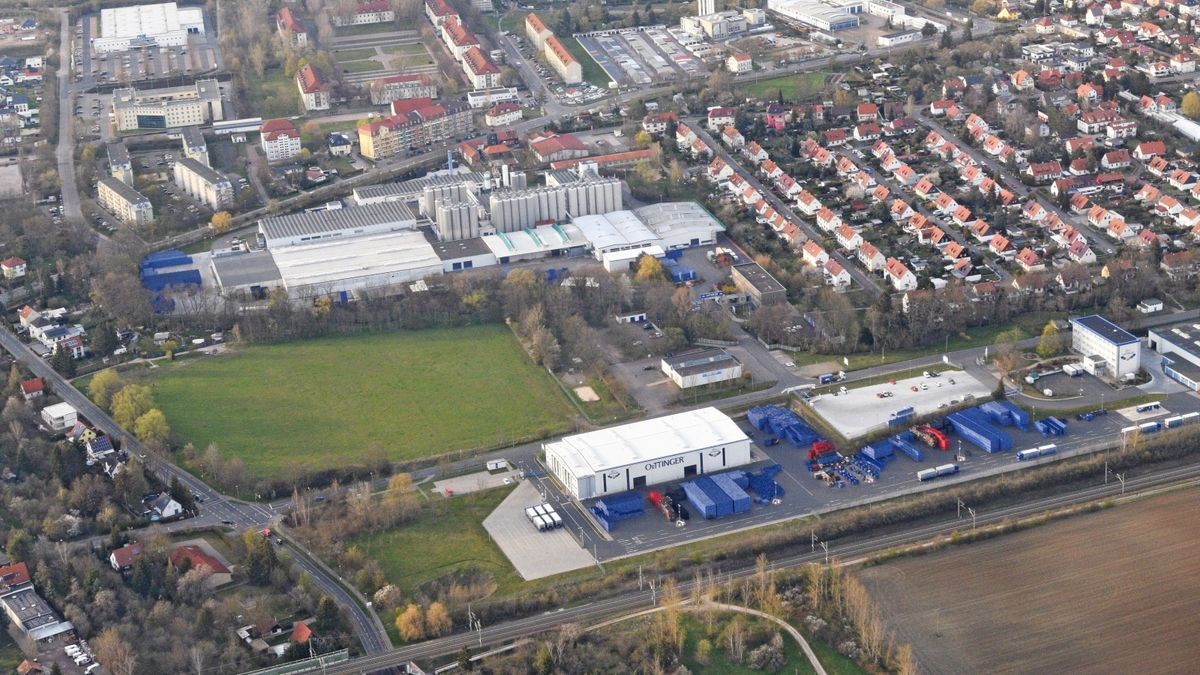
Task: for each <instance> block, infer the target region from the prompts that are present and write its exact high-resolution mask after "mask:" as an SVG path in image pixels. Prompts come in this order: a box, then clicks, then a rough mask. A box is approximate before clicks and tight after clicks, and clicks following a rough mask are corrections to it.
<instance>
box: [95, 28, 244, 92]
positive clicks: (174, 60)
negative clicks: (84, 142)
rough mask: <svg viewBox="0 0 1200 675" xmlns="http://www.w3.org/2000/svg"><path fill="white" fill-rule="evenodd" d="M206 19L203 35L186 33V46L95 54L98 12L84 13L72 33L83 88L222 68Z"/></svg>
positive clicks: (194, 74) (203, 72) (214, 40)
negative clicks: (94, 43) (94, 44)
mask: <svg viewBox="0 0 1200 675" xmlns="http://www.w3.org/2000/svg"><path fill="white" fill-rule="evenodd" d="M205 22H206V34H205V35H190V36H188V44H187V46H180V47H157V46H155V47H146V48H143V49H132V50H129V51H126V52H115V53H109V54H98V53H96V52H95V51H94V50H93V49H92V47H91V41H92V38H93V37H95V36H96V35H99V34H100V15H99V14H87V15H85V16H84V17H83V19H82V20H81V21H80V25H79V30H78V31H77V32H76V34H75V47H76V54H79V55H80V57H81V58H80V63H79V68H78V73H79V75H80V78H79V81H80V83H81V84H82V85H83V87H82V88H83V89H90V88H91V87H92V86H94V85H96V84H101V85H102V84H111V83H122V84H124V83H134V82H137V81H138V80H154V79H161V78H167V77H186V76H196V75H203V74H207V73H213V72H215V71H218V70H220V69H222V68H223V67H224V63H223V61H222V59H221V53H220V49H219V47H218V45H217V37H216V35H215V33H214V30H213V26H212V17H211V16H208V15H207V14H206V16H205ZM181 83H182V82H181Z"/></svg>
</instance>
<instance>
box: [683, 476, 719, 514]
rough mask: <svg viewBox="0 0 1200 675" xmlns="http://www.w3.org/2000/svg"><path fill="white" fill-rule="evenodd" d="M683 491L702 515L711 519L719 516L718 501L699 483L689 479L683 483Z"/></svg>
mask: <svg viewBox="0 0 1200 675" xmlns="http://www.w3.org/2000/svg"><path fill="white" fill-rule="evenodd" d="M683 493H684V494H685V495H687V498H688V501H689V502H691V504H692V507H693V508H694V509H696V512H697V513H699V514H700V515H701V516H703V517H704V518H707V519H709V520H711V519H713V518H716V517H717V504H716V502H714V501H713V500H712V498H711V497H709V496H708V494H707V493H706V492H704V490H701V489H700V486H699V485H696V484H695V483H693V482H691V481H688V482H687V483H684V484H683Z"/></svg>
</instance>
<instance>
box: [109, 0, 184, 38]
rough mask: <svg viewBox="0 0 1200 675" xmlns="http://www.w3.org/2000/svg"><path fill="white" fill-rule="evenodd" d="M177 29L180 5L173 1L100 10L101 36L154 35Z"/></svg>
mask: <svg viewBox="0 0 1200 675" xmlns="http://www.w3.org/2000/svg"><path fill="white" fill-rule="evenodd" d="M177 30H179V7H178V6H177V5H176V4H175V3H173V2H164V3H160V4H157V5H135V6H132V7H111V8H108V9H102V10H100V36H101V37H106V38H136V37H141V36H145V37H154V36H155V35H162V34H164V33H170V32H173V31H177Z"/></svg>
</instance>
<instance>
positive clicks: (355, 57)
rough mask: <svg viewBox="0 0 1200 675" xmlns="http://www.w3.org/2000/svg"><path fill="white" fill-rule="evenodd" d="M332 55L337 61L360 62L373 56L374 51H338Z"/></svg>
mask: <svg viewBox="0 0 1200 675" xmlns="http://www.w3.org/2000/svg"><path fill="white" fill-rule="evenodd" d="M333 55H334V56H335V57H336V58H337V60H338V61H361V60H363V59H369V58H371V57H372V56H375V50H374V49H371V48H363V49H339V50H336V51H334V52H333Z"/></svg>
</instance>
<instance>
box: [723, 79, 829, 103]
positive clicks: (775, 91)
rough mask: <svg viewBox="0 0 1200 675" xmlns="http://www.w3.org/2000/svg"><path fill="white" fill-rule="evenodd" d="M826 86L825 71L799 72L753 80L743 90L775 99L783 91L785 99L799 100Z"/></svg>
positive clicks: (764, 97) (755, 95)
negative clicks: (768, 78)
mask: <svg viewBox="0 0 1200 675" xmlns="http://www.w3.org/2000/svg"><path fill="white" fill-rule="evenodd" d="M824 88H825V73H797V74H795V75H785V76H783V77H776V78H772V79H770V80H759V81H758V82H751V83H749V84H747V85H745V86H744V87H741V89H742V91H743V92H745V94H746V95H747V96H753V97H755V98H761V99H771V100H775V99H776V98H777V97H778V96H779V92H780V91H781V90H782V91H783V99H784V100H785V101H799V100H803V99H805V98H807V97H809V96H813V95H814V94H818V93H820V92H821V91H822V90H824Z"/></svg>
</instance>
